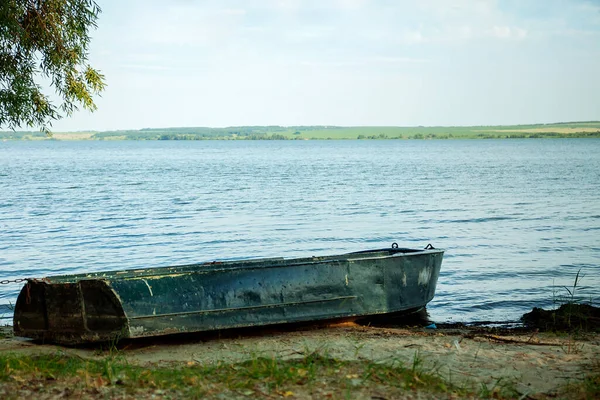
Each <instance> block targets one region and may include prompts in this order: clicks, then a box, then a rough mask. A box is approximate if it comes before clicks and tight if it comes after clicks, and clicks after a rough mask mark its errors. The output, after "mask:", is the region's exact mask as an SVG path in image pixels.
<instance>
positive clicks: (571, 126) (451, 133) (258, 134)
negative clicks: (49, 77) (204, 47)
mask: <svg viewBox="0 0 600 400" xmlns="http://www.w3.org/2000/svg"><path fill="white" fill-rule="evenodd" d="M78 135H79V136H78ZM81 135H82V133H81V132H73V133H68V132H67V133H58V132H57V133H56V134H55V138H58V139H60V140H65V139H68V138H69V136H71V137H72V138H73V139H78V138H82V137H86V138H88V140H207V139H220V140H304V139H309V140H328V139H331V140H341V139H512V138H543V137H548V138H561V137H600V121H589V122H561V123H554V124H532V125H503V126H449V127H444V126H429V127H427V126H417V127H393V126H380V127H377V126H363V127H360V126H354V127H340V126H289V127H284V126H237V127H227V128H210V127H186V128H146V129H140V130H123V131H105V132H89V135H88V136H85V135H84V136H81ZM0 139H6V140H49V138H48V137H46V136H45V135H43V134H42V133H40V132H0ZM82 140H86V139H82Z"/></svg>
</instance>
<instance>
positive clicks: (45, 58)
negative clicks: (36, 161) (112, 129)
mask: <svg viewBox="0 0 600 400" xmlns="http://www.w3.org/2000/svg"><path fill="white" fill-rule="evenodd" d="M100 12H101V10H100V7H98V5H97V4H96V3H95V2H94V1H92V0H0V127H8V128H10V129H16V128H19V127H20V126H25V125H26V126H28V127H39V128H40V129H41V130H42V131H45V132H49V127H50V126H51V125H52V121H54V120H58V119H60V118H63V117H65V116H70V115H71V114H72V113H73V111H75V110H77V109H78V108H79V106H83V108H85V109H88V110H91V111H94V110H96V104H95V103H94V100H93V96H94V95H97V94H99V93H100V92H101V91H102V90H103V89H104V87H105V83H104V76H103V75H102V74H101V73H100V72H99V71H97V70H95V69H94V68H92V67H91V66H90V65H89V64H88V62H87V58H88V45H89V43H90V30H91V29H93V28H96V27H97V25H96V20H97V19H98V15H99V14H100ZM42 81H49V82H50V83H51V87H52V88H53V90H54V91H55V92H56V93H57V94H58V95H59V97H60V100H59V101H58V104H55V103H54V102H53V101H52V100H51V99H50V97H49V96H48V95H47V94H44V93H43V92H42V85H41V82H42Z"/></svg>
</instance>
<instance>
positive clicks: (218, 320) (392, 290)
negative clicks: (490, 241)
mask: <svg viewBox="0 0 600 400" xmlns="http://www.w3.org/2000/svg"><path fill="white" fill-rule="evenodd" d="M443 253H444V252H443V250H438V249H426V250H415V249H399V248H397V247H396V248H392V249H382V250H368V251H361V252H355V253H348V254H342V255H335V256H328V257H310V258H298V259H283V258H276V259H260V260H242V261H228V262H211V263H203V264H193V265H183V266H174V267H165V268H148V269H139V270H135V271H127V270H125V271H112V272H104V273H94V274H81V275H65V276H57V277H51V278H44V279H41V280H37V279H33V280H30V281H28V283H27V284H26V285H25V286H24V287H23V289H22V290H21V293H20V295H19V298H18V299H17V303H16V306H15V314H14V323H13V327H14V331H15V335H16V336H23V337H30V338H35V339H43V340H46V341H52V342H57V343H68V344H75V343H83V342H94V341H108V340H113V339H115V338H135V337H147V336H158V335H165V334H172V333H183V332H199V331H209V330H215V329H227V328H236V327H248V326H258V325H269V324H281V323H288V322H301V321H312V320H331V319H337V318H349V317H364V316H369V315H377V314H385V313H397V312H402V311H407V310H414V309H418V308H422V307H424V306H425V305H426V304H427V303H428V302H429V301H430V300H431V299H432V298H433V296H434V293H435V286H436V283H437V279H438V275H439V271H440V267H441V263H442V257H443Z"/></svg>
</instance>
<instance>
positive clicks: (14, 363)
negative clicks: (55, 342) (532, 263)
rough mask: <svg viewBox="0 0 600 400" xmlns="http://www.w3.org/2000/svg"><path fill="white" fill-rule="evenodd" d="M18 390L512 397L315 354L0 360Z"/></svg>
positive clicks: (411, 368) (7, 384) (3, 392)
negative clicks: (159, 361)
mask: <svg viewBox="0 0 600 400" xmlns="http://www.w3.org/2000/svg"><path fill="white" fill-rule="evenodd" d="M23 387H26V388H29V387H38V391H42V393H50V392H56V391H57V390H58V389H60V388H65V387H68V388H69V390H70V391H71V393H72V394H73V393H74V394H78V395H80V396H81V395H83V396H86V395H90V394H94V393H95V392H94V391H97V390H99V389H100V388H101V389H102V390H103V391H104V392H103V393H104V394H107V393H108V394H109V395H110V396H111V397H121V396H140V397H144V396H148V395H151V394H156V393H159V394H161V396H162V395H164V396H167V397H168V396H171V397H186V398H205V397H209V398H210V397H213V396H215V395H217V394H225V396H227V397H231V396H237V397H240V396H241V397H272V396H274V397H296V396H299V397H314V398H327V397H333V398H354V397H357V394H361V395H364V396H367V397H369V396H371V395H372V396H380V395H385V397H386V398H399V397H402V396H403V395H404V394H407V393H413V394H414V393H417V392H418V393H420V394H422V393H427V394H429V395H431V396H433V397H437V396H443V397H444V398H445V397H453V398H473V397H477V398H513V397H514V396H515V395H516V392H514V391H512V390H510V389H507V388H506V387H501V386H496V387H494V388H491V389H488V388H487V387H482V388H480V389H477V388H472V387H466V386H457V385H455V384H452V383H450V382H448V381H447V380H445V379H443V378H442V377H440V376H438V375H437V374H435V372H428V371H425V370H424V368H423V366H422V363H421V361H420V359H419V357H418V356H415V359H414V361H413V363H412V365H408V366H404V365H402V363H400V362H392V363H385V364H380V363H375V362H370V361H341V360H338V359H335V358H332V357H329V356H327V355H326V354H319V353H311V354H308V355H306V356H304V357H302V358H299V359H294V360H281V359H271V358H261V357H256V358H253V359H251V360H249V361H246V362H242V363H236V364H226V363H218V364H216V365H200V364H198V363H196V362H189V363H187V364H183V363H180V364H174V365H172V366H156V365H155V366H138V365H133V364H129V363H128V362H127V361H126V360H125V359H124V358H122V357H120V356H119V354H118V353H116V354H109V355H108V356H106V357H104V358H97V359H94V360H87V359H83V358H78V357H74V356H69V355H66V354H63V353H56V354H53V355H38V356H26V355H14V354H1V355H0V397H3V398H17V397H19V396H22V395H23V393H22V392H19V390H18V388H23ZM57 388H58V389H57ZM11 396H13V397H11ZM364 396H363V397H364Z"/></svg>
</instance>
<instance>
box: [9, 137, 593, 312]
mask: <svg viewBox="0 0 600 400" xmlns="http://www.w3.org/2000/svg"><path fill="white" fill-rule="evenodd" d="M392 242H398V243H399V244H400V246H401V247H415V248H423V247H425V246H426V245H427V244H428V243H431V244H433V245H434V246H435V247H439V248H444V249H446V254H445V257H444V261H443V264H442V272H441V275H440V278H439V282H438V288H437V292H436V296H435V298H434V300H433V301H432V302H431V303H430V305H429V307H428V310H429V313H430V315H431V317H432V318H433V319H434V320H436V321H439V322H446V321H482V320H493V321H509V320H516V319H517V318H518V317H519V316H520V315H521V314H522V313H523V312H526V311H529V310H530V309H531V308H532V307H533V306H540V307H551V306H552V305H553V301H554V300H555V299H556V298H557V297H559V296H562V295H565V294H566V289H564V288H563V285H572V284H573V281H574V278H575V275H576V273H577V272H578V271H579V270H581V274H582V275H583V278H582V279H581V280H580V282H579V285H578V287H577V295H581V296H582V297H583V298H584V299H586V300H592V301H594V302H596V304H597V301H598V300H600V140H598V139H572V140H570V139H557V140H552V139H545V140H544V139H540V140H537V139H525V140H447V141H444V140H429V141H424V140H413V141H409V140H389V141H387V140H382V141H199V142H192V141H185V142H184V141H181V142H177V141H160V142H58V141H47V142H0V280H5V279H15V278H23V277H43V276H48V275H56V274H67V273H77V272H85V271H100V270H112V269H121V268H127V269H131V268H139V267H150V266H167V265H176V264H187V263H195V262H200V261H212V260H224V259H238V258H249V257H251V258H256V257H271V256H285V257H294V256H311V255H327V254H335V253H339V252H348V251H357V250H364V249H369V248H382V247H388V246H390V245H391V243H392ZM19 290H20V285H17V284H8V285H0V315H1V314H4V317H11V316H12V314H11V312H10V304H11V303H12V304H14V302H15V300H16V296H17V293H18V291H19ZM5 321H8V322H10V320H8V319H5Z"/></svg>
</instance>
